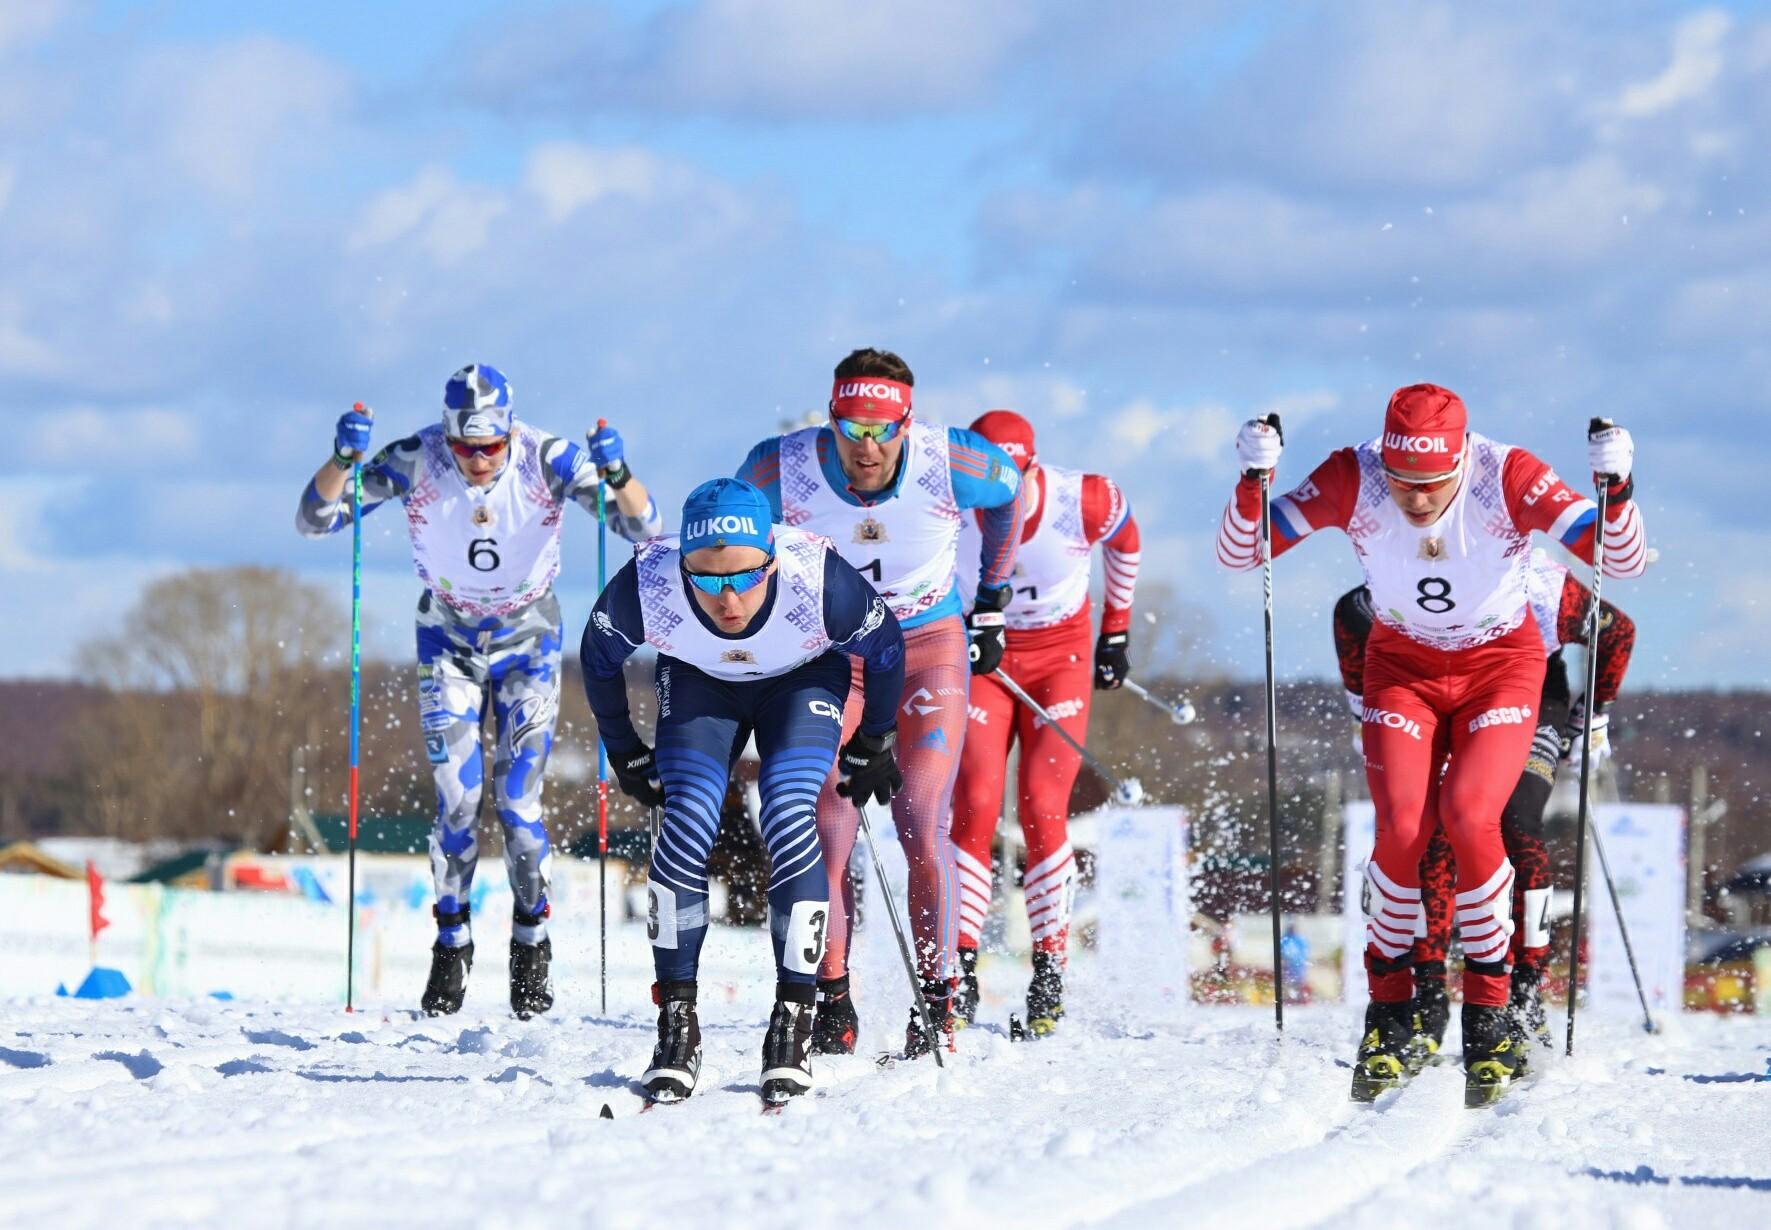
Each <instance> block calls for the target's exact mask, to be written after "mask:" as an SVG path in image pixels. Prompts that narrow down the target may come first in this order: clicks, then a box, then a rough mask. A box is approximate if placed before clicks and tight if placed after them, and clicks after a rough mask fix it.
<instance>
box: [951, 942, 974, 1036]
mask: <svg viewBox="0 0 1771 1230" xmlns="http://www.w3.org/2000/svg"><path fill="white" fill-rule="evenodd" d="M977 1023H978V950H977V949H976V948H961V949H960V950H959V990H958V992H957V993H956V994H955V995H954V998H953V1024H954V1027H955V1028H957V1029H966V1028H968V1027H970V1026H972V1025H976V1024H977Z"/></svg>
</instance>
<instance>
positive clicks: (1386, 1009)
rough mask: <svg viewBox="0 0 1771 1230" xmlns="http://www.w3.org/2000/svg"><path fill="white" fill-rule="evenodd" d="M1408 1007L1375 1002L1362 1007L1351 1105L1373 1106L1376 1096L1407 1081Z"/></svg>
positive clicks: (1409, 1022) (1409, 1016)
mask: <svg viewBox="0 0 1771 1230" xmlns="http://www.w3.org/2000/svg"><path fill="white" fill-rule="evenodd" d="M1409 1007H1410V1006H1409V1005H1408V1004H1407V1003H1400V1004H1380V1003H1378V1002H1377V1001H1375V1000H1373V1001H1372V1002H1371V1003H1369V1004H1366V1005H1365V1037H1364V1040H1363V1041H1361V1042H1360V1043H1359V1056H1358V1058H1357V1059H1356V1060H1355V1061H1354V1063H1353V1093H1352V1097H1353V1101H1355V1102H1375V1101H1376V1100H1377V1097H1378V1095H1379V1094H1381V1093H1383V1092H1384V1091H1385V1090H1387V1089H1394V1088H1396V1087H1397V1086H1398V1085H1400V1084H1401V1083H1402V1082H1403V1080H1405V1079H1406V1078H1407V1076H1408V1067H1407V1063H1406V1061H1405V1059H1404V1053H1405V1051H1406V1050H1407V1048H1408V1040H1409V1038H1410V1037H1411V1036H1412V1032H1413V1031H1412V1030H1411V1029H1410V1024H1411V1017H1412V1015H1413V1014H1412V1013H1411V1012H1410V1011H1409Z"/></svg>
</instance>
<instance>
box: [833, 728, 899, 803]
mask: <svg viewBox="0 0 1771 1230" xmlns="http://www.w3.org/2000/svg"><path fill="white" fill-rule="evenodd" d="M897 742H898V732H897V731H895V730H888V731H886V732H885V734H883V735H864V734H862V733H861V732H860V731H858V730H857V731H856V732H855V733H854V735H853V736H851V737H850V739H849V741H848V742H847V743H845V744H843V745H842V753H841V754H840V755H839V756H837V758H836V769H837V772H838V773H840V774H842V780H841V781H839V782H837V783H836V792H837V793H838V794H840V795H842V797H843V798H845V799H853V800H854V801H855V806H856V807H859V806H861V804H863V803H866V802H867V801H869V800H872V801H873V802H876V803H879V804H880V805H882V806H883V805H885V804H887V803H890V802H891V801H892V796H893V795H894V794H896V793H898V791H900V790H902V789H903V788H904V775H903V774H902V773H900V772H898V758H897V757H896V756H894V755H893V754H892V748H893V747H895V746H896V745H897Z"/></svg>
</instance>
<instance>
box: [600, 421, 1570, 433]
mask: <svg viewBox="0 0 1771 1230" xmlns="http://www.w3.org/2000/svg"><path fill="white" fill-rule="evenodd" d="M1593 421H1594V422H1595V423H1596V422H1598V421H1599V420H1597V419H1594V420H1593ZM608 425H609V420H608V419H598V420H597V421H596V429H597V430H598V431H601V430H602V429H603V428H605V427H607V426H608Z"/></svg>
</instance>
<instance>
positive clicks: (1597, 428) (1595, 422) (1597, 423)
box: [1587, 415, 1617, 436]
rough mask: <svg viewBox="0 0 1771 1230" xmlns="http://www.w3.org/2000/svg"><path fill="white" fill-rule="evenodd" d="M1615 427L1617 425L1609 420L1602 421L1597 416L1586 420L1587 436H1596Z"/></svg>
mask: <svg viewBox="0 0 1771 1230" xmlns="http://www.w3.org/2000/svg"><path fill="white" fill-rule="evenodd" d="M1615 426H1617V424H1616V423H1614V422H1612V421H1611V420H1610V419H1602V418H1599V417H1598V416H1597V415H1594V416H1593V417H1592V418H1590V419H1588V420H1587V435H1589V436H1596V435H1598V434H1599V433H1600V432H1601V431H1604V430H1605V429H1606V428H1608V427H1615Z"/></svg>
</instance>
